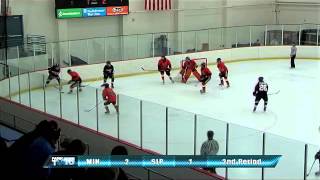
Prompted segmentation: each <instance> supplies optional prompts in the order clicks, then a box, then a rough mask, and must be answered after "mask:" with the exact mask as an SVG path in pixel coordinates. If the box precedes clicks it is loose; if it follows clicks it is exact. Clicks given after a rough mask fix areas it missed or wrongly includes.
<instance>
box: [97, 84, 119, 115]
mask: <svg viewBox="0 0 320 180" xmlns="http://www.w3.org/2000/svg"><path fill="white" fill-rule="evenodd" d="M101 86H102V87H104V89H103V91H102V98H103V100H104V107H105V109H106V113H107V114H109V113H110V110H109V107H108V105H109V104H112V105H113V106H114V108H115V109H116V111H117V113H118V112H119V107H118V105H116V104H117V95H116V93H115V92H114V91H113V90H112V89H111V88H110V87H109V84H108V83H104V84H102V85H101Z"/></svg>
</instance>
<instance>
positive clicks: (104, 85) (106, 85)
mask: <svg viewBox="0 0 320 180" xmlns="http://www.w3.org/2000/svg"><path fill="white" fill-rule="evenodd" d="M101 87H105V88H109V83H104V84H102V85H101Z"/></svg>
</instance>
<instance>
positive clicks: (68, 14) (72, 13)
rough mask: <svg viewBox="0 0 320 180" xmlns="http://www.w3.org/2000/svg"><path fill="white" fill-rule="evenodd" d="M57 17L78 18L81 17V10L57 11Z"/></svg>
mask: <svg viewBox="0 0 320 180" xmlns="http://www.w3.org/2000/svg"><path fill="white" fill-rule="evenodd" d="M57 17H58V18H59V19H66V18H79V17H82V9H81V8H72V9H58V10H57Z"/></svg>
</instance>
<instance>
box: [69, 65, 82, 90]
mask: <svg viewBox="0 0 320 180" xmlns="http://www.w3.org/2000/svg"><path fill="white" fill-rule="evenodd" d="M67 72H68V74H69V75H70V76H71V80H70V81H69V82H68V84H71V83H72V84H71V85H70V91H69V92H68V93H69V94H71V93H72V91H73V88H75V87H77V86H78V87H79V91H82V88H81V83H82V79H81V77H80V75H79V73H77V72H76V71H72V70H71V69H68V71H67Z"/></svg>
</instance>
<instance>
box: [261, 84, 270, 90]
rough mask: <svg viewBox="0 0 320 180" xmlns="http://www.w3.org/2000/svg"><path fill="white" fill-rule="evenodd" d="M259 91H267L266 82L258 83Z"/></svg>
mask: <svg viewBox="0 0 320 180" xmlns="http://www.w3.org/2000/svg"><path fill="white" fill-rule="evenodd" d="M259 91H268V88H267V85H266V84H260V85H259Z"/></svg>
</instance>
